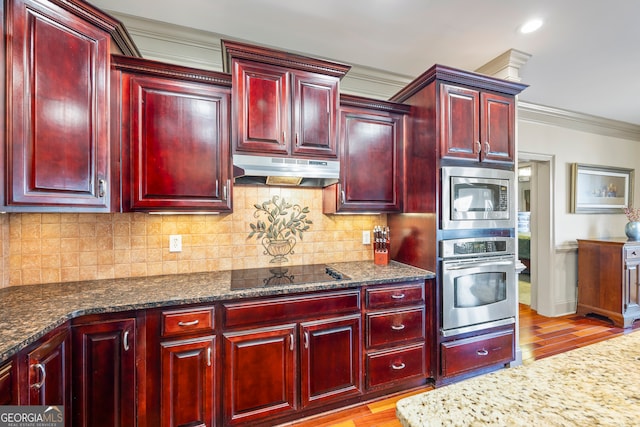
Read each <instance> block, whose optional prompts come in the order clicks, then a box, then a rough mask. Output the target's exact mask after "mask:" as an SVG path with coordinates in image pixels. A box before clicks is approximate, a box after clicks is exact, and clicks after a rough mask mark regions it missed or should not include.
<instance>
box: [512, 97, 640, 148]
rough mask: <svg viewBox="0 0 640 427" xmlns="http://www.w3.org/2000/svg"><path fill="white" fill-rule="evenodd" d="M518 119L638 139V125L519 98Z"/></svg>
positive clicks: (639, 136) (615, 136)
mask: <svg viewBox="0 0 640 427" xmlns="http://www.w3.org/2000/svg"><path fill="white" fill-rule="evenodd" d="M518 120H519V121H522V122H532V123H540V124H545V125H553V126H560V127H564V128H569V129H574V130H579V131H583V132H590V133H595V134H599V135H605V136H611V137H614V138H623V139H630V140H633V141H640V126H639V125H634V124H632V123H626V122H620V121H617V120H611V119H606V118H603V117H598V116H592V115H589V114H583V113H577V112H575V111H569V110H563V109H561V108H555V107H549V106H545V105H539V104H533V103H530V102H526V101H520V100H519V101H518Z"/></svg>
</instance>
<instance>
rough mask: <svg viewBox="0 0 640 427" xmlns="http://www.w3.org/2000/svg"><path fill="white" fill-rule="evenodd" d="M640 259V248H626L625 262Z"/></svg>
mask: <svg viewBox="0 0 640 427" xmlns="http://www.w3.org/2000/svg"><path fill="white" fill-rule="evenodd" d="M638 258H640V246H630V247H625V248H624V259H625V261H631V260H636V259H638Z"/></svg>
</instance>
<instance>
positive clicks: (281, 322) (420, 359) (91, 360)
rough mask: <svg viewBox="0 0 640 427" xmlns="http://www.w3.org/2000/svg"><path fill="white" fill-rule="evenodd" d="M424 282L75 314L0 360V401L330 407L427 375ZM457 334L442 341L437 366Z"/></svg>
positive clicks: (256, 414)
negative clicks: (77, 315) (5, 358)
mask: <svg viewBox="0 0 640 427" xmlns="http://www.w3.org/2000/svg"><path fill="white" fill-rule="evenodd" d="M425 289H430V287H427V288H425V286H424V281H411V282H404V283H397V284H388V285H384V284H382V285H374V286H365V287H364V288H362V289H361V288H356V289H342V290H328V291H319V292H309V293H299V294H291V295H286V296H273V297H263V298H256V299H247V300H233V301H224V302H218V303H215V304H211V303H209V304H205V303H203V304H194V305H189V306H171V307H164V308H156V309H148V310H139V311H130V312H127V313H111V314H93V315H87V316H81V317H78V318H76V319H73V320H71V321H70V322H68V323H67V324H65V325H63V326H60V327H58V328H57V329H55V330H53V331H51V332H49V333H47V334H46V335H44V336H43V337H42V338H41V339H39V340H38V341H37V342H35V343H34V344H32V345H30V346H29V347H27V348H26V349H24V350H22V351H21V352H19V353H18V354H17V355H16V356H14V357H13V358H11V359H9V360H7V361H5V362H4V363H3V364H2V365H0V405H64V410H65V419H66V420H67V422H68V425H73V426H74V427H75V426H88V427H115V426H122V427H125V426H138V427H156V426H161V427H196V426H201V427H204V426H206V427H212V426H216V425H221V426H222V425H224V426H233V425H240V424H242V425H252V426H253V425H274V424H280V423H283V422H288V421H291V420H294V419H296V418H301V417H306V416H309V415H312V414H316V413H319V412H323V411H326V410H332V409H337V408H339V407H341V406H344V405H349V404H353V403H357V402H361V401H364V400H366V399H370V398H373V397H379V396H382V395H384V394H385V393H388V392H390V391H393V392H395V391H400V390H403V389H406V388H408V387H411V386H416V385H420V384H424V383H426V382H427V381H428V378H429V377H431V376H432V375H431V370H430V366H431V357H432V353H433V349H432V348H431V346H430V344H429V343H430V338H429V337H430V335H429V333H428V332H427V330H428V326H427V325H429V324H430V320H429V319H430V317H431V315H430V313H431V308H430V307H431V294H430V293H427V294H425ZM363 298H365V300H366V303H365V305H364V307H363V306H362V304H361V300H362V299H363ZM487 338H491V340H495V342H498V341H499V340H501V336H500V335H496V336H491V337H487ZM492 342H493V341H492ZM465 345H466V344H465V343H454V342H452V343H443V348H444V350H443V354H444V356H443V357H446V358H447V361H448V362H447V363H448V364H447V365H446V366H447V369H453V370H456V369H459V368H457V367H456V365H455V363H456V362H455V361H452V362H449V359H457V358H459V357H461V356H459V354H458V353H459V350H460V349H466V348H467V347H466V346H465ZM465 354H466V353H465ZM452 363H453V365H452ZM449 366H453V368H449Z"/></svg>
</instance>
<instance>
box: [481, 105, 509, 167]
mask: <svg viewBox="0 0 640 427" xmlns="http://www.w3.org/2000/svg"><path fill="white" fill-rule="evenodd" d="M480 99H481V102H482V107H481V109H480V111H481V114H482V115H481V118H480V123H481V127H480V140H481V142H482V151H481V153H482V155H481V158H480V159H481V161H483V162H493V163H513V161H514V147H515V129H514V126H515V120H516V119H515V101H514V99H513V98H512V97H507V96H501V95H496V94H492V93H485V92H483V93H482V94H481V95H480Z"/></svg>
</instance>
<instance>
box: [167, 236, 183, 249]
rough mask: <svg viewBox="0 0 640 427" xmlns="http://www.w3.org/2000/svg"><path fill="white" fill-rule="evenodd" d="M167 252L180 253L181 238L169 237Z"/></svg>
mask: <svg viewBox="0 0 640 427" xmlns="http://www.w3.org/2000/svg"><path fill="white" fill-rule="evenodd" d="M169 252H182V236H181V235H179V234H172V235H171V236H169Z"/></svg>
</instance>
